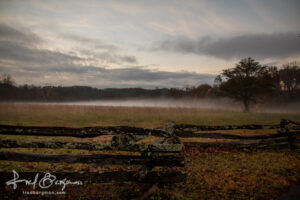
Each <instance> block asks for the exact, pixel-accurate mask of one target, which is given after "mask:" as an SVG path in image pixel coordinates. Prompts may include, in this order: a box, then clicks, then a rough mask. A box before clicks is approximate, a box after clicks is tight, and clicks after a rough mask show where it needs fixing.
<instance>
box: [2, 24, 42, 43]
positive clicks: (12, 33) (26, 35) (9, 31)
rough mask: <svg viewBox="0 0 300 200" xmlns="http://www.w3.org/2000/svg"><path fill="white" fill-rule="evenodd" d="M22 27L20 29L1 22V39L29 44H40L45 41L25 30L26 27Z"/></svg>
mask: <svg viewBox="0 0 300 200" xmlns="http://www.w3.org/2000/svg"><path fill="white" fill-rule="evenodd" d="M22 29H23V30H22V31H20V30H18V29H16V28H14V27H11V26H8V25H5V24H0V41H14V43H18V44H23V45H27V46H32V45H38V44H41V43H42V42H43V40H42V39H41V38H40V37H39V36H37V35H35V34H33V33H31V32H29V31H27V30H24V28H22Z"/></svg>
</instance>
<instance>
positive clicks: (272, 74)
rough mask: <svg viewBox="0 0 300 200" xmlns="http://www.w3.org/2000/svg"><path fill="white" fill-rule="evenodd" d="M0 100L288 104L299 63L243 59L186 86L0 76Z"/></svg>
mask: <svg viewBox="0 0 300 200" xmlns="http://www.w3.org/2000/svg"><path fill="white" fill-rule="evenodd" d="M0 94H1V95H0V101H83V100H100V99H125V98H131V99H132V98H135V99H136V98H173V99H181V98H193V99H203V98H220V97H229V98H232V99H234V100H236V101H240V102H242V103H243V105H244V111H246V112H247V111H249V109H250V106H251V105H253V104H255V103H264V102H275V103H282V104H284V103H287V102H293V101H299V99H300V64H299V62H296V61H294V62H290V63H287V64H285V65H283V66H282V67H281V68H278V67H276V66H263V65H261V64H260V63H259V62H257V61H255V60H254V59H253V58H251V57H249V58H244V59H242V60H241V61H239V63H237V64H236V66H235V67H234V68H229V69H225V70H223V71H222V73H221V74H220V75H218V76H217V77H216V79H215V84H214V85H208V84H201V85H199V86H193V87H185V88H157V89H142V88H108V89H97V88H92V87H88V86H70V87H63V86H34V85H19V86H18V85H17V84H15V82H14V81H13V79H12V78H11V76H9V75H2V76H1V77H0Z"/></svg>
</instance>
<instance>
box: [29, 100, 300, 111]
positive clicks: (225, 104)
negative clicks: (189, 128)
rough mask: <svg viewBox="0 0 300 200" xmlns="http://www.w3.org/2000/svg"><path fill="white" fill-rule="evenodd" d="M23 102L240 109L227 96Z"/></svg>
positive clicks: (292, 106)
mask: <svg viewBox="0 0 300 200" xmlns="http://www.w3.org/2000/svg"><path fill="white" fill-rule="evenodd" d="M25 104H43V105H45V104H46V105H48V104H49V105H70V106H107V107H141V108H142V107H145V108H146V107H150V108H188V109H193V108H195V109H203V110H215V111H218V110H228V111H241V110H242V108H243V105H242V104H241V103H240V102H236V101H233V100H231V99H227V98H221V99H197V100H193V99H178V100H176V99H125V100H124V99H123V100H96V101H95V100H92V101H73V102H50V103H49V102H47V103H45V102H27V103H25ZM252 111H253V112H295V113H299V112H300V102H296V103H295V102H294V103H286V104H280V105H279V104H278V105H276V104H258V105H253V107H252Z"/></svg>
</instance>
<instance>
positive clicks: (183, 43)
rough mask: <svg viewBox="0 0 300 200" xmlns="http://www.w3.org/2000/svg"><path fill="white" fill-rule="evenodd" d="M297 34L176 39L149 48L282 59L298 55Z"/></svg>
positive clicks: (220, 56)
mask: <svg viewBox="0 0 300 200" xmlns="http://www.w3.org/2000/svg"><path fill="white" fill-rule="evenodd" d="M298 36H299V33H273V34H244V35H239V36H233V37H227V38H219V39H214V38H212V37H209V36H206V37H202V38H200V39H198V40H192V39H189V38H177V39H171V40H165V41H162V42H159V44H158V45H157V46H156V47H154V48H153V50H165V51H173V52H178V53H192V54H199V55H208V56H214V57H217V58H222V59H231V58H243V57H248V56H252V57H255V58H284V57H289V56H295V55H298V54H300V39H299V37H298Z"/></svg>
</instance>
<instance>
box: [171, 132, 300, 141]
mask: <svg viewBox="0 0 300 200" xmlns="http://www.w3.org/2000/svg"><path fill="white" fill-rule="evenodd" d="M175 134H176V136H178V137H182V138H190V137H199V138H216V139H242V140H253V139H269V138H278V137H286V136H289V135H297V134H300V131H295V132H289V133H275V134H268V135H249V136H241V135H232V134H226V133H194V132H176V133H175Z"/></svg>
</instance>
